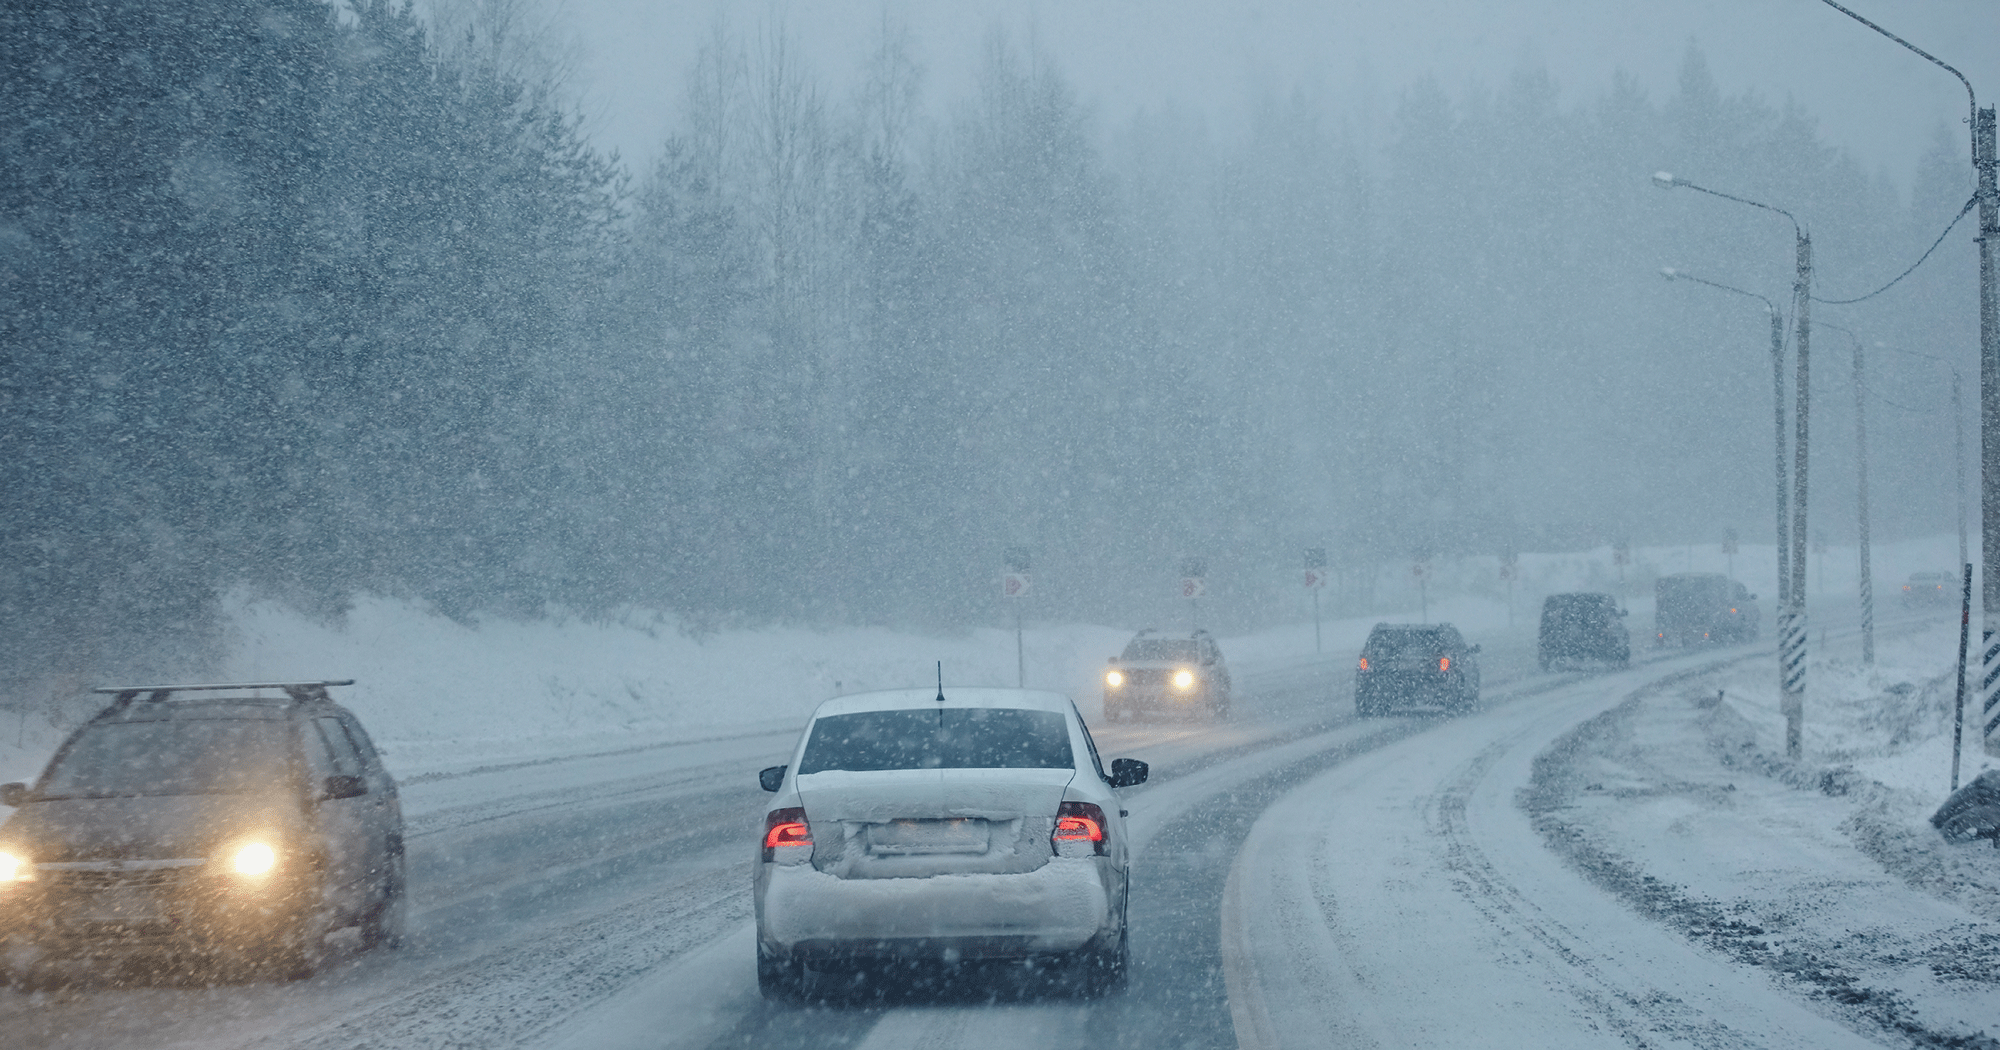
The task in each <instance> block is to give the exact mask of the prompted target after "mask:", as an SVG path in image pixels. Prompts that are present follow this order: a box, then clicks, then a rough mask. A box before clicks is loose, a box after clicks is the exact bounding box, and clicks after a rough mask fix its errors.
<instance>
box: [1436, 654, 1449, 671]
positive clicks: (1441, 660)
mask: <svg viewBox="0 0 2000 1050" xmlns="http://www.w3.org/2000/svg"><path fill="white" fill-rule="evenodd" d="M1438 670H1440V671H1449V670H1451V657H1449V656H1440V657H1438Z"/></svg>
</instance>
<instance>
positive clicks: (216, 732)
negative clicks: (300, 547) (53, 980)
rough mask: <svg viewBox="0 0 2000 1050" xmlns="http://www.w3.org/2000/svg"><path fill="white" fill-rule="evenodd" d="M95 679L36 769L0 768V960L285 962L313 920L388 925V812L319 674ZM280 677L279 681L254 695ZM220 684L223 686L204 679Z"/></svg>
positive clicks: (377, 779) (34, 967) (370, 766)
mask: <svg viewBox="0 0 2000 1050" xmlns="http://www.w3.org/2000/svg"><path fill="white" fill-rule="evenodd" d="M348 684H351V683H350V682H345V681H341V682H284V683H268V684H255V685H195V686H187V685H180V686H138V687H115V688H110V689H100V690H98V692H101V693H110V694H112V695H113V696H115V699H114V700H113V701H112V703H111V705H110V706H109V707H107V708H105V709H104V710H103V711H102V712H101V713H99V714H98V715H97V716H96V717H95V718H92V719H91V720H90V721H89V722H88V723H86V724H85V725H84V726H83V727H82V728H80V729H78V730H77V731H76V732H75V733H72V734H71V735H70V737H69V739H68V740H66V741H64V742H63V745H62V747H60V748H59V749H57V751H56V753H55V757H53V758H51V759H50V760H49V765H48V768H47V769H46V770H44V771H43V773H42V775H41V778H40V779H38V780H36V781H35V783H34V784H33V785H28V784H7V785H5V786H4V787H0V804H4V805H7V806H9V807H12V808H13V810H14V813H13V815H12V816H11V817H9V818H8V820H7V822H6V823H5V824H4V825H0V970H4V971H10V972H9V976H14V977H16V978H17V979H18V978H21V977H31V976H34V975H37V974H46V975H48V976H54V975H55V973H56V967H57V966H58V965H62V964H75V963H79V962H89V961H100V962H111V963H130V962H134V961H137V960H139V959H144V960H145V961H147V962H150V963H152V964H153V965H155V966H157V967H160V969H159V970H158V971H157V972H158V973H160V974H174V973H179V972H181V971H182V970H183V969H184V968H185V967H186V966H189V965H214V964H218V963H219V964H221V965H223V966H224V967H226V968H227V969H229V970H231V971H237V972H245V973H248V974H253V975H255V974H267V975H271V976H276V977H281V978H286V979H296V978H302V977H307V976H310V975H311V974H312V973H313V971H314V970H315V969H317V968H318V966H319V964H320V962H321V961H322V960H323V959H324V957H325V953H326V950H327V947H326V943H325V940H326V935H327V934H328V933H329V932H331V931H333V930H335V929H339V928H341V927H344V926H350V925H358V926H359V927H360V933H361V941H362V943H363V945H364V946H368V947H374V946H387V947H393V946H394V945H396V944H397V943H398V942H399V941H400V940H401V938H402V935H403V916H404V894H403V817H402V807H401V804H400V803H399V802H398V800H397V797H396V782H395V781H394V780H393V779H391V778H390V776H389V773H388V771H387V770H386V769H384V768H383V767H382V760H381V758H380V756H379V755H378V754H377V753H376V750H375V747H374V745H373V744H372V743H371V742H370V741H369V739H368V734H367V733H365V732H363V731H362V728H361V723H360V722H359V721H357V720H356V719H355V717H354V715H353V714H352V713H351V712H349V711H348V710H347V709H345V708H343V707H341V706H340V705H338V704H336V703H334V702H333V700H332V699H331V698H330V697H329V696H328V695H327V687H328V686H334V685H348ZM270 692H277V693H279V694H281V695H277V696H271V695H265V694H267V693H270ZM216 694H224V695H216Z"/></svg>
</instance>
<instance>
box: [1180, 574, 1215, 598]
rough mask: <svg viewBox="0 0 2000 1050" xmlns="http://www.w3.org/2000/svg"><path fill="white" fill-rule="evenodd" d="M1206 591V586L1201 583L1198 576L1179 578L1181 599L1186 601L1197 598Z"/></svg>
mask: <svg viewBox="0 0 2000 1050" xmlns="http://www.w3.org/2000/svg"><path fill="white" fill-rule="evenodd" d="M1207 590H1208V585H1207V584H1205V583H1203V582H1202V581H1201V577H1199V576H1183V577H1181V597H1183V598H1187V599H1194V598H1199V597H1201V596H1202V594H1203V593H1204V592H1206V591H1207Z"/></svg>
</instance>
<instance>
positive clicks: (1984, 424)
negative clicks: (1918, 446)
mask: <svg viewBox="0 0 2000 1050" xmlns="http://www.w3.org/2000/svg"><path fill="white" fill-rule="evenodd" d="M1960 79H1964V78H1962V77H1961V78H1960ZM1965 90H1966V93H1967V94H1971V92H1972V85H1970V84H1967V85H1966V88H1965ZM1972 163H1973V165H1974V166H1975V167H1977V168H1978V169H1979V504H1980V522H1979V525H1980V536H1979V556H1980V559H1981V564H1983V565H1984V566H1986V567H1985V568H1983V569H1981V570H1980V573H1979V599H1980V600H1979V608H1980V620H1979V655H1980V659H1979V725H1980V731H1981V733H1982V735H1983V736H1984V737H1985V747H1986V753H1987V754H1989V755H2000V690H1996V689H1995V688H1994V683H1995V681H1996V680H2000V572H1996V571H1994V570H1995V567H1996V566H2000V289H1996V288H1994V280H1995V274H1994V260H1993V253H1994V252H1995V251H2000V188H1996V187H1995V185H1994V177H1993V169H1994V157H1993V107H1991V106H1988V107H1986V108H1985V109H1980V108H1978V104H1977V103H1976V102H1975V103H1974V105H1973V130H1972Z"/></svg>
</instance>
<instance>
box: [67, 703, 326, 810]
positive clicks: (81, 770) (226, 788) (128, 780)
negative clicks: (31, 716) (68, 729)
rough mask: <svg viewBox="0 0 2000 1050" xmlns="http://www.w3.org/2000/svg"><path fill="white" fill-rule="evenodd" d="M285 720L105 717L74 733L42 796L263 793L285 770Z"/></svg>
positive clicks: (96, 796)
mask: <svg viewBox="0 0 2000 1050" xmlns="http://www.w3.org/2000/svg"><path fill="white" fill-rule="evenodd" d="M285 743H286V741H285V723H283V722H264V721H251V720H222V719H182V720H176V721H163V722H107V723H105V724H103V725H95V726H90V727H88V728H86V729H84V730H83V732H82V733H80V734H78V735H77V737H76V739H75V740H74V741H73V742H71V744H70V746H69V747H68V748H67V749H65V750H64V751H63V753H62V755H61V756H60V757H59V758H57V760H56V763H55V766H54V767H53V768H52V769H50V770H49V776H48V779H47V781H46V782H44V784H43V785H42V789H41V797H43V798H113V797H118V796H124V795H217V794H236V793H240V792H251V791H268V790H271V789H272V787H273V786H274V785H277V784H282V783H284V782H285V779H286V777H287V775H288V768H287V767H288V764H287V762H286V755H287V753H288V749H287V748H286V746H285Z"/></svg>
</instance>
